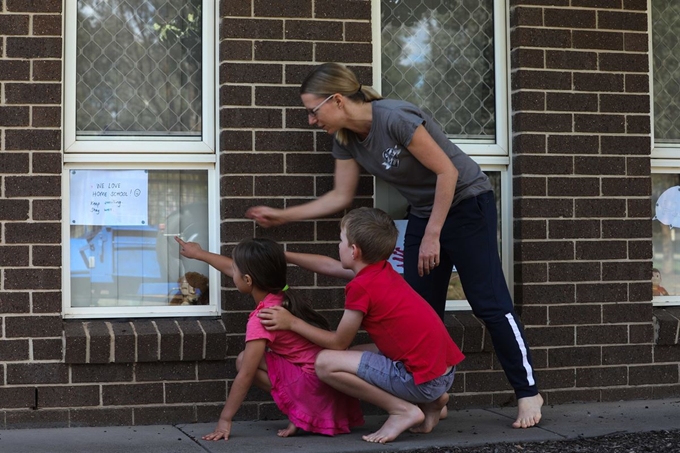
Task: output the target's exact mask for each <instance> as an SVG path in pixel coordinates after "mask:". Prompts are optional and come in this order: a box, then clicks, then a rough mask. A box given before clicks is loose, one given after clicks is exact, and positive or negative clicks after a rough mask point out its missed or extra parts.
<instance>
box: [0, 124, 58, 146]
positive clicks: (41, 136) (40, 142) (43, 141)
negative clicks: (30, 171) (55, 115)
mask: <svg viewBox="0 0 680 453" xmlns="http://www.w3.org/2000/svg"><path fill="white" fill-rule="evenodd" d="M60 147H61V132H60V131H58V130H45V129H28V130H24V129H18V130H15V129H7V130H6V131H5V149H6V150H8V151H11V150H55V151H56V150H59V149H60Z"/></svg>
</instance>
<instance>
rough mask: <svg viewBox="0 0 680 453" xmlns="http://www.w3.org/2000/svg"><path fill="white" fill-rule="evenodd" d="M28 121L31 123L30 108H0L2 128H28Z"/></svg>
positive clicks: (0, 125) (0, 124)
mask: <svg viewBox="0 0 680 453" xmlns="http://www.w3.org/2000/svg"><path fill="white" fill-rule="evenodd" d="M28 121H29V108H28V107H2V106H0V127H19V126H28ZM3 170H4V169H3Z"/></svg>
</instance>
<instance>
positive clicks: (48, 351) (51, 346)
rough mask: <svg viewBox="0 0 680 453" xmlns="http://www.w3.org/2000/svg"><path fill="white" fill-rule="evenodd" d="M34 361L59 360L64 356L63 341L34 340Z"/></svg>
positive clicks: (59, 339)
mask: <svg viewBox="0 0 680 453" xmlns="http://www.w3.org/2000/svg"><path fill="white" fill-rule="evenodd" d="M31 343H32V344H33V359H34V360H59V361H61V360H62V359H63V356H64V351H63V346H62V340H61V338H57V339H47V340H41V339H33V340H31Z"/></svg>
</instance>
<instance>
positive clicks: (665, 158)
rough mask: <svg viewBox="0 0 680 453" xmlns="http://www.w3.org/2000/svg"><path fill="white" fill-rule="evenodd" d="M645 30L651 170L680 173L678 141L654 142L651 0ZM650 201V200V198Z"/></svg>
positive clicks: (665, 302)
mask: <svg viewBox="0 0 680 453" xmlns="http://www.w3.org/2000/svg"><path fill="white" fill-rule="evenodd" d="M647 11H649V14H648V15H647V23H648V26H647V30H649V35H648V37H649V49H650V51H649V106H650V107H649V111H650V118H649V121H650V130H651V142H652V153H651V172H652V174H654V173H657V174H658V173H666V174H677V175H680V143H656V137H655V125H654V118H655V112H654V47H653V44H654V42H653V40H652V34H653V33H654V30H653V28H652V27H653V25H654V22H653V20H652V0H647ZM650 203H651V200H650ZM652 305H653V306H655V307H670V306H680V295H679V296H652Z"/></svg>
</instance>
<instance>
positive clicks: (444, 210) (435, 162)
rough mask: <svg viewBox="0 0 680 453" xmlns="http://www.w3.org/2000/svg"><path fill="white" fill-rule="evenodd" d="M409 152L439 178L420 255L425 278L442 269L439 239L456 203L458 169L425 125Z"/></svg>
mask: <svg viewBox="0 0 680 453" xmlns="http://www.w3.org/2000/svg"><path fill="white" fill-rule="evenodd" d="M408 149H409V151H410V152H411V154H413V156H414V157H415V158H416V159H418V161H419V162H420V163H421V164H423V165H424V166H425V167H426V168H428V169H429V170H431V171H432V172H434V173H435V174H436V175H437V184H436V186H435V192H434V205H433V206H432V213H431V214H430V219H429V220H428V222H427V226H426V227H425V234H424V235H423V239H422V241H421V243H420V252H419V254H418V274H419V275H420V276H421V277H422V276H423V274H429V273H430V271H431V270H432V269H433V268H434V267H435V266H438V265H439V258H440V255H439V252H440V250H439V237H440V234H441V231H442V226H443V225H444V221H445V220H446V215H447V214H448V212H449V210H450V209H451V203H452V202H453V195H454V193H455V191H456V182H457V181H458V169H457V168H456V167H455V166H454V165H453V163H452V162H451V159H449V157H448V156H447V155H446V153H445V152H444V150H443V149H441V147H440V146H439V145H438V144H437V142H435V141H434V139H433V138H432V136H431V135H430V134H429V132H427V130H426V129H425V127H424V126H422V125H420V126H418V128H416V131H415V132H414V134H413V138H412V139H411V143H410V144H409V145H408ZM432 263H434V265H432Z"/></svg>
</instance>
